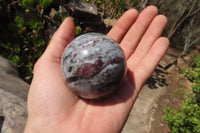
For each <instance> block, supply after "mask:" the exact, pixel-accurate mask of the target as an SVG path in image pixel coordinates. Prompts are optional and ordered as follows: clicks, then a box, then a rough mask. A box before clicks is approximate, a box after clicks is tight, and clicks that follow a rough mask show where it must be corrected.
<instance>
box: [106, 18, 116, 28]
mask: <svg viewBox="0 0 200 133" xmlns="http://www.w3.org/2000/svg"><path fill="white" fill-rule="evenodd" d="M103 22H104V23H105V25H106V26H111V27H113V26H114V25H115V24H116V22H117V19H110V18H106V19H104V20H103Z"/></svg>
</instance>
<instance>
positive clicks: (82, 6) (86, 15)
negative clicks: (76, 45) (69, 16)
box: [67, 0, 102, 25]
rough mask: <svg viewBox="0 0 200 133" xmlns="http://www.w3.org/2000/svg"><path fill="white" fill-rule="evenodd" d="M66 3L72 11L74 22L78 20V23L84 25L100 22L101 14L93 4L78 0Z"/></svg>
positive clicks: (98, 23) (99, 23)
mask: <svg viewBox="0 0 200 133" xmlns="http://www.w3.org/2000/svg"><path fill="white" fill-rule="evenodd" d="M67 5H68V7H70V9H71V10H72V12H73V16H74V17H75V22H76V21H78V23H80V24H84V25H101V24H102V19H101V15H100V14H98V10H97V7H96V6H95V5H93V4H90V3H87V2H82V1H80V0H73V1H72V0H71V1H70V2H69V3H68V4H67Z"/></svg>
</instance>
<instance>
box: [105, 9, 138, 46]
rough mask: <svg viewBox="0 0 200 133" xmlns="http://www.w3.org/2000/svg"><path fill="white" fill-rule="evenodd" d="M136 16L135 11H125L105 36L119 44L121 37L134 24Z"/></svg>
mask: <svg viewBox="0 0 200 133" xmlns="http://www.w3.org/2000/svg"><path fill="white" fill-rule="evenodd" d="M137 16H138V12H137V10H135V9H130V10H128V11H126V12H125V13H124V14H123V15H122V16H121V17H120V19H119V20H118V21H117V23H116V24H115V25H114V26H113V28H112V29H111V30H110V31H109V33H108V34H107V35H108V36H109V37H111V38H112V39H113V40H115V41H117V42H118V43H120V41H121V39H122V38H123V36H124V35H125V34H126V32H127V31H128V30H129V28H130V27H131V25H132V24H133V23H134V22H135V20H136V18H137Z"/></svg>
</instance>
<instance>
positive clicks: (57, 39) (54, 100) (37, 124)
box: [25, 6, 169, 133]
mask: <svg viewBox="0 0 200 133" xmlns="http://www.w3.org/2000/svg"><path fill="white" fill-rule="evenodd" d="M157 13H158V10H157V8H155V7H153V6H149V7H147V8H145V9H144V10H143V11H142V12H141V13H140V14H139V15H138V12H137V11H136V10H135V9H131V10H128V11H127V12H125V13H124V14H123V16H122V17H121V18H120V19H119V20H118V21H117V23H116V25H115V26H114V27H113V28H112V29H111V30H110V32H109V33H108V36H109V37H111V38H112V39H114V40H116V41H117V42H119V43H120V45H121V47H122V49H123V50H124V52H125V54H126V58H127V65H128V72H127V75H126V77H125V80H124V81H123V82H122V83H121V85H120V86H119V88H118V89H117V91H115V92H114V94H112V95H111V96H110V97H106V98H104V99H101V100H96V101H94V100H84V99H81V98H79V97H77V96H76V95H74V94H73V93H72V92H71V91H70V90H69V88H68V87H67V86H66V84H65V82H64V81H63V78H62V74H61V67H60V61H61V55H62V53H63V51H64V48H65V47H66V45H67V44H68V43H69V42H70V41H71V40H72V39H73V38H74V34H75V28H74V23H73V21H72V19H71V18H66V19H65V20H64V22H63V23H62V25H61V26H60V28H59V29H58V30H57V32H56V33H55V34H54V36H53V38H52V40H51V42H50V44H49V46H48V48H47V49H46V51H45V52H44V54H43V55H42V57H41V58H40V59H39V60H38V61H37V63H36V64H35V67H34V78H33V81H32V83H31V86H30V90H29V95H28V120H27V124H26V128H25V132H26V133H32V132H33V133H55V132H56V133H86V132H87V133H117V132H120V131H121V130H122V128H123V125H124V124H125V122H126V120H127V117H128V115H129V112H130V110H131V108H132V105H133V103H134V101H135V100H136V98H137V95H138V93H139V92H140V89H141V88H142V87H143V85H144V83H145V82H146V80H147V79H148V78H149V77H150V75H151V74H152V72H153V71H154V69H155V68H156V66H157V64H158V63H159V61H160V60H161V58H162V57H163V55H164V54H165V52H166V51H167V48H168V46H169V41H168V39H167V38H165V37H160V36H161V34H162V31H163V29H164V27H165V25H166V23H167V19H166V17H165V16H163V15H157Z"/></svg>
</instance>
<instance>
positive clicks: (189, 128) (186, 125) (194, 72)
mask: <svg viewBox="0 0 200 133" xmlns="http://www.w3.org/2000/svg"><path fill="white" fill-rule="evenodd" d="M193 61H194V63H195V67H194V68H189V69H185V70H184V75H185V76H187V77H188V78H189V79H190V80H191V81H192V82H193V83H194V84H193V85H192V86H191V89H192V90H193V93H188V94H187V98H186V99H185V101H184V102H183V103H182V108H181V110H172V109H170V108H166V109H165V116H164V117H163V120H165V121H168V123H169V127H170V128H171V132H172V133H199V132H200V56H197V57H196V58H194V60H193Z"/></svg>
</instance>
